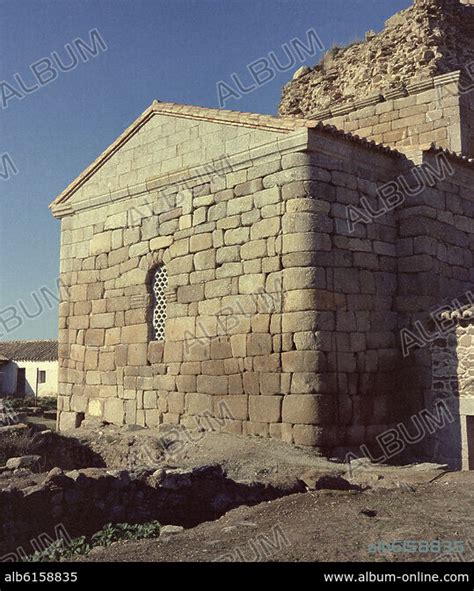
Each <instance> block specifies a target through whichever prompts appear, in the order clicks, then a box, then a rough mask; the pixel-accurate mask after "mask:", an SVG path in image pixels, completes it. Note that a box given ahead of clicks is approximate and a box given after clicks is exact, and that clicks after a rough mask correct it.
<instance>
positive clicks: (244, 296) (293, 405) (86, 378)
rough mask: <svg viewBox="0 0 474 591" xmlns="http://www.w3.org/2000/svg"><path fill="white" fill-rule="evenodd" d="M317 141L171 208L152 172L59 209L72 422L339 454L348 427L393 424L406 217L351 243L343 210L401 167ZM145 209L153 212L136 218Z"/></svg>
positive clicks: (217, 180) (63, 341) (63, 352)
mask: <svg viewBox="0 0 474 591" xmlns="http://www.w3.org/2000/svg"><path fill="white" fill-rule="evenodd" d="M165 125H167V123H165ZM204 127H205V125H204ZM153 128H154V126H153V127H152V129H153ZM261 133H263V132H261ZM269 135H270V134H269ZM312 137H313V140H312V141H314V142H315V145H314V146H313V149H314V151H315V152H316V151H317V152H318V153H317V154H316V153H315V154H314V155H312V156H310V155H308V154H304V153H294V154H292V153H289V154H284V153H280V152H279V150H278V149H277V150H276V152H275V153H273V155H269V156H267V157H266V160H265V161H263V162H262V163H261V164H260V165H255V164H254V163H253V162H248V163H247V164H246V165H245V168H243V167H241V168H240V169H239V170H232V171H231V172H229V171H227V172H226V173H225V175H224V176H222V174H221V176H219V177H216V176H215V175H214V176H213V178H212V180H211V181H210V182H209V183H204V184H202V179H201V180H199V179H198V180H197V183H198V184H196V185H195V186H191V185H190V184H188V185H187V189H186V191H185V201H184V202H181V201H175V202H173V201H172V200H173V195H174V196H175V197H176V199H178V198H177V195H178V192H179V185H177V186H175V187H171V186H169V185H167V187H166V188H167V191H166V199H164V198H163V195H162V194H161V193H159V192H158V191H157V190H156V191H155V190H154V189H152V186H153V185H152V183H148V186H149V187H150V194H147V195H143V196H137V197H136V198H128V199H125V200H123V201H120V202H117V203H114V204H110V203H108V204H105V205H103V206H100V207H98V208H96V209H93V210H87V209H84V210H83V211H81V210H79V211H76V212H75V213H74V215H72V216H66V217H65V218H64V219H63V221H62V224H63V231H62V236H63V241H62V245H63V246H62V269H63V273H62V281H63V284H64V285H65V286H66V289H65V290H64V291H65V299H64V301H63V302H62V303H61V306H60V309H61V311H60V313H61V320H60V322H61V331H60V347H61V349H60V356H61V366H62V367H61V377H60V396H59V409H60V418H59V424H60V428H62V429H65V428H68V427H74V426H76V425H77V424H78V422H79V421H80V419H81V416H82V415H83V414H87V415H89V416H96V417H97V418H101V419H104V420H106V421H109V422H112V423H116V424H122V423H124V422H125V423H136V424H140V425H146V426H149V427H154V426H157V425H158V424H160V423H161V422H165V423H182V424H184V425H187V426H195V425H196V421H197V423H198V424H199V423H200V421H201V418H202V417H204V415H209V414H211V415H214V416H217V417H218V418H222V417H221V415H222V414H224V418H225V420H223V421H222V423H221V428H223V429H224V430H228V431H232V432H236V433H244V434H259V435H264V436H268V435H270V436H273V437H277V438H282V439H284V440H285V441H289V442H295V443H298V444H303V445H315V446H321V447H323V446H324V447H328V448H331V447H335V446H338V445H344V444H345V442H346V439H345V438H346V431H347V429H346V427H348V426H349V425H353V424H356V425H357V427H358V428H357V429H353V432H351V433H350V434H348V435H347V436H348V438H349V439H348V442H349V443H351V442H352V443H354V444H358V443H361V442H362V440H363V438H364V437H365V434H366V433H365V431H366V429H367V428H368V427H369V426H370V425H374V423H375V424H380V425H382V426H386V424H387V422H388V421H389V411H388V407H389V400H388V390H389V389H390V388H388V386H387V384H389V383H390V380H389V379H388V371H389V368H390V365H391V363H390V357H391V356H392V355H395V354H396V352H395V350H394V346H395V345H394V337H393V332H392V331H393V325H394V317H393V314H391V313H390V308H391V305H392V295H393V289H394V285H395V279H394V271H395V267H396V265H395V258H394V256H395V243H394V241H395V230H394V222H393V220H392V219H390V218H387V219H386V220H384V221H383V222H382V223H381V224H380V225H375V224H374V225H373V226H372V227H370V228H368V229H367V230H364V231H363V232H362V231H360V232H359V233H358V234H357V235H356V236H354V237H349V236H348V235H347V231H346V230H345V227H346V220H345V219H344V218H345V207H346V205H347V204H348V203H351V202H356V201H358V200H359V199H360V197H361V196H362V195H367V196H371V198H374V195H375V191H376V187H377V184H378V183H381V182H386V181H387V179H389V178H392V176H393V174H394V166H396V165H394V162H397V161H398V160H397V158H395V159H393V157H392V156H391V155H390V154H388V155H386V154H384V153H379V152H377V151H374V150H371V149H369V148H368V147H366V146H364V145H363V144H361V145H359V144H358V143H350V142H347V141H346V140H344V139H339V138H337V137H334V138H333V137H331V135H330V134H329V135H328V134H327V133H322V132H312ZM279 141H281V140H279ZM275 148H278V146H277V144H276V142H275ZM140 149H141V147H140ZM110 168H112V170H114V169H113V163H111V165H110ZM100 174H101V173H100V172H99V175H100ZM101 183H102V184H101ZM105 186H106V179H104V180H102V179H101V178H100V176H99V178H98V179H97V180H96V182H95V183H94V184H93V185H91V187H90V188H89V187H87V185H86V186H85V188H84V189H83V192H82V194H81V195H79V196H78V197H76V199H77V201H76V207H77V206H78V207H80V204H81V202H82V201H83V200H84V201H87V191H90V192H92V193H95V192H97V191H98V190H100V188H101V187H105ZM90 198H91V197H89V199H90ZM132 199H133V201H132ZM170 199H171V202H170ZM147 202H152V204H153V212H152V214H150V212H148V213H147V212H145V213H144V215H143V216H140V212H144V209H143V207H144V204H145V203H147ZM178 203H179V205H178ZM174 205H178V207H174ZM160 212H161V213H160ZM159 262H164V263H165V264H166V267H167V271H168V274H169V293H168V320H167V325H166V331H167V337H166V339H165V342H164V344H163V343H161V342H157V341H150V330H149V311H150V298H149V272H150V270H151V269H152V268H153V267H154V265H156V264H157V263H159ZM353 267H354V268H353ZM375 326H376V327H377V333H376V334H375V335H372V334H371V333H372V332H373V331H374V327H375ZM384 368H385V369H386V370H387V373H386V374H385V375H383V374H384V371H385V370H384ZM377 375H379V376H380V377H378V378H377ZM338 392H339V393H340V396H339V395H338ZM361 393H362V394H363V395H365V396H366V398H365V401H364V399H363V396H362V395H361ZM372 395H378V397H379V398H378V399H377V400H378V401H380V404H378V403H377V404H375V403H374V401H373V400H372V399H371V396H372ZM222 401H225V406H224V407H223V406H222ZM335 423H337V424H339V423H340V424H341V425H342V427H341V429H340V430H338V429H334V428H333V425H334V424H335ZM206 424H207V422H206ZM347 433H349V432H347Z"/></svg>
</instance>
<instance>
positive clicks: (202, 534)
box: [82, 472, 474, 562]
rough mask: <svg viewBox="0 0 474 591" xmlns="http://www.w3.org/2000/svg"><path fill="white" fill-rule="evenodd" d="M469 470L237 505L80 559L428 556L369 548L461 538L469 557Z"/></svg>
mask: <svg viewBox="0 0 474 591" xmlns="http://www.w3.org/2000/svg"><path fill="white" fill-rule="evenodd" d="M473 506H474V472H463V473H446V474H443V475H440V476H439V477H438V478H436V479H435V480H434V481H432V482H429V483H426V484H419V485H415V486H412V487H406V488H398V489H392V490H384V489H376V490H372V491H366V492H359V493H357V492H353V491H350V492H340V491H311V492H306V493H301V494H295V495H291V496H289V497H284V498H281V499H277V500H275V501H270V502H267V503H262V504H260V505H257V506H254V507H239V508H238V509H234V510H233V511H230V512H229V513H227V514H226V515H224V516H223V517H221V519H219V520H217V521H214V522H207V523H203V524H201V525H199V526H197V527H195V528H192V529H189V530H185V531H183V532H181V533H177V534H174V535H171V536H165V537H164V538H163V539H159V540H144V541H140V542H125V543H116V544H114V545H112V546H110V547H108V548H100V549H99V548H96V549H94V550H93V551H92V552H91V554H89V556H88V557H86V558H82V560H86V561H124V562H127V561H138V562H140V561H152V562H166V561H173V562H174V561H177V562H187V561H199V562H200V561H246V562H251V561H252V562H253V561H278V562H280V561H289V562H304V561H317V562H325V561H329V562H331V561H348V562H358V561H377V562H378V561H396V562H404V561H433V560H436V559H440V558H442V559H448V558H449V559H453V560H455V561H459V560H461V559H462V558H461V555H460V554H458V555H454V556H452V557H448V556H446V555H445V554H444V555H443V556H441V555H440V554H439V553H420V552H417V553H404V554H399V553H373V552H369V544H376V543H378V542H386V543H389V542H394V541H396V540H417V541H422V540H427V541H432V540H448V541H454V540H458V541H463V542H465V553H464V556H463V559H464V560H467V561H473V560H474V554H473V549H474V546H473V544H472V542H471V541H474V516H473V513H472V507H473Z"/></svg>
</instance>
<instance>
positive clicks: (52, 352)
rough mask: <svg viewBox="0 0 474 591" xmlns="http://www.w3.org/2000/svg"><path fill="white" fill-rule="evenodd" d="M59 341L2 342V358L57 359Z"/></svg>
mask: <svg viewBox="0 0 474 591" xmlns="http://www.w3.org/2000/svg"><path fill="white" fill-rule="evenodd" d="M57 359H58V341H49V340H48V341H4V342H0V360H11V361H56V360H57Z"/></svg>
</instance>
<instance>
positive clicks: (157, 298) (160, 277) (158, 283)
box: [152, 265, 168, 341]
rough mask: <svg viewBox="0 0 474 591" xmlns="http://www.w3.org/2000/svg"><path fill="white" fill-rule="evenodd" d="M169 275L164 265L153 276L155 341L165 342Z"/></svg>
mask: <svg viewBox="0 0 474 591" xmlns="http://www.w3.org/2000/svg"><path fill="white" fill-rule="evenodd" d="M167 287H168V273H167V272H166V268H165V266H164V265H160V266H159V267H157V269H156V270H155V272H154V274H153V284H152V288H153V333H154V338H155V341H164V340H165V322H166V308H167V305H166V297H165V291H166V288H167Z"/></svg>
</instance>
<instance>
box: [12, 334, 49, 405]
mask: <svg viewBox="0 0 474 591" xmlns="http://www.w3.org/2000/svg"><path fill="white" fill-rule="evenodd" d="M57 386H58V341H52V340H47V341H6V342H0V395H8V396H56V394H57Z"/></svg>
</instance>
